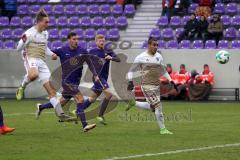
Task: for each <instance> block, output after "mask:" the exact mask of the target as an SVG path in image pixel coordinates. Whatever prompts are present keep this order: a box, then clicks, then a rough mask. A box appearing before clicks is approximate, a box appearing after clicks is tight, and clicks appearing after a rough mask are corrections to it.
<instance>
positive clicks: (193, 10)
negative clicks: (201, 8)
mask: <svg viewBox="0 0 240 160" xmlns="http://www.w3.org/2000/svg"><path fill="white" fill-rule="evenodd" d="M197 7H198V4H197V3H192V4H191V5H190V6H189V8H188V13H195V11H196V9H197Z"/></svg>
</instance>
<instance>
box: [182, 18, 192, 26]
mask: <svg viewBox="0 0 240 160" xmlns="http://www.w3.org/2000/svg"><path fill="white" fill-rule="evenodd" d="M189 20H190V16H183V18H182V25H183V26H185V25H186V24H187V22H188V21H189Z"/></svg>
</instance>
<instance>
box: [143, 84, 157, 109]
mask: <svg viewBox="0 0 240 160" xmlns="http://www.w3.org/2000/svg"><path fill="white" fill-rule="evenodd" d="M141 88H142V91H143V94H144V97H145V98H146V100H147V102H148V103H149V104H151V105H153V106H154V107H158V106H159V105H161V102H160V86H155V85H142V86H141Z"/></svg>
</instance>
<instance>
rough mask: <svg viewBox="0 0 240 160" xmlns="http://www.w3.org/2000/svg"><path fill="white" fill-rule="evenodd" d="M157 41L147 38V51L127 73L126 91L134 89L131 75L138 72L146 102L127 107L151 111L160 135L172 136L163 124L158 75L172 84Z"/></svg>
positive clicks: (137, 58)
mask: <svg viewBox="0 0 240 160" xmlns="http://www.w3.org/2000/svg"><path fill="white" fill-rule="evenodd" d="M157 49H158V41H157V39H154V38H151V37H150V38H149V40H148V50H147V51H145V52H143V53H141V54H140V55H138V56H137V57H136V58H135V60H134V63H133V65H132V67H131V69H130V71H129V72H128V75H127V77H128V80H129V83H128V88H127V89H128V90H129V91H132V90H133V89H134V84H133V81H132V79H133V74H134V72H137V71H139V70H140V74H141V89H142V92H143V94H144V96H145V98H146V100H147V102H138V101H136V102H135V101H132V102H130V103H131V104H130V105H129V106H128V107H130V106H134V105H136V106H137V107H139V108H144V109H146V108H147V109H149V110H153V111H154V112H155V116H156V119H157V122H158V124H159V127H160V134H173V133H172V132H170V131H168V130H167V129H166V127H165V124H164V116H163V112H162V104H161V102H160V80H159V77H160V75H163V76H164V77H166V78H167V79H168V80H169V83H172V84H173V85H174V83H173V81H172V79H171V77H170V76H169V74H168V72H167V71H166V69H165V68H166V67H165V65H164V63H163V58H162V56H161V54H160V53H158V52H157Z"/></svg>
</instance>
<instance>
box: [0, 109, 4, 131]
mask: <svg viewBox="0 0 240 160" xmlns="http://www.w3.org/2000/svg"><path fill="white" fill-rule="evenodd" d="M3 126H4V123H3V112H2V108H1V106H0V127H3Z"/></svg>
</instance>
